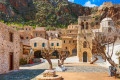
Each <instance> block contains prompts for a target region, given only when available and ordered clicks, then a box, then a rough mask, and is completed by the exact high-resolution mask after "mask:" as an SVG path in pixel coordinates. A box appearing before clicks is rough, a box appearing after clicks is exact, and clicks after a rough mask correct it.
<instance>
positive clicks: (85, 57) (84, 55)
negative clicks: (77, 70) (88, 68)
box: [83, 52, 87, 62]
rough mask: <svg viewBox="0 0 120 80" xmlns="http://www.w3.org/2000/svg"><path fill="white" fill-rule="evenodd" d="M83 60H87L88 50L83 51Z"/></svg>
mask: <svg viewBox="0 0 120 80" xmlns="http://www.w3.org/2000/svg"><path fill="white" fill-rule="evenodd" d="M83 62H87V52H84V53H83Z"/></svg>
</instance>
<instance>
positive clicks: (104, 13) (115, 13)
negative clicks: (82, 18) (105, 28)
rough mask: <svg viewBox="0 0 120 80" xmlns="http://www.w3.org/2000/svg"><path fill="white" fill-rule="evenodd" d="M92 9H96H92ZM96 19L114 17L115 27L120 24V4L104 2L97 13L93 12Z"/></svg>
mask: <svg viewBox="0 0 120 80" xmlns="http://www.w3.org/2000/svg"><path fill="white" fill-rule="evenodd" d="M92 11H95V10H94V9H92ZM93 15H94V18H95V19H96V20H99V21H101V20H102V19H104V18H106V17H110V18H112V20H113V21H114V23H115V27H118V26H119V25H120V22H119V21H120V4H112V3H111V2H104V3H103V5H101V6H100V7H99V8H98V10H97V11H95V13H93Z"/></svg>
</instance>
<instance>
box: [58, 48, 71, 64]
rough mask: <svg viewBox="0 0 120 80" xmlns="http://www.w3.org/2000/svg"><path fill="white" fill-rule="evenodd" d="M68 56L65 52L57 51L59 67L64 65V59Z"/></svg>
mask: <svg viewBox="0 0 120 80" xmlns="http://www.w3.org/2000/svg"><path fill="white" fill-rule="evenodd" d="M68 56H69V53H68V51H67V50H59V60H58V65H59V66H61V65H63V64H64V61H65V59H66V58H67V57H68Z"/></svg>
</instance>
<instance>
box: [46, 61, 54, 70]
mask: <svg viewBox="0 0 120 80" xmlns="http://www.w3.org/2000/svg"><path fill="white" fill-rule="evenodd" d="M47 61H48V63H49V69H50V70H52V69H53V67H52V62H51V60H50V59H47Z"/></svg>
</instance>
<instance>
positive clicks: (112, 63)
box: [103, 52, 115, 67]
mask: <svg viewBox="0 0 120 80" xmlns="http://www.w3.org/2000/svg"><path fill="white" fill-rule="evenodd" d="M103 54H104V55H105V57H106V59H107V61H108V62H109V63H110V64H111V65H112V66H113V67H114V66H115V62H114V61H113V60H112V59H111V57H110V56H108V57H107V56H106V54H105V53H104V52H103Z"/></svg>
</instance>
